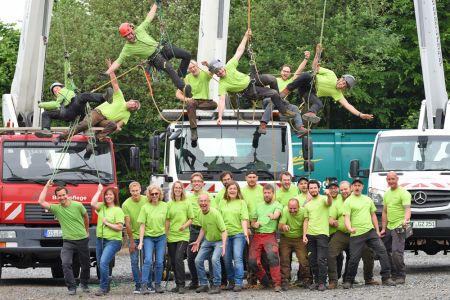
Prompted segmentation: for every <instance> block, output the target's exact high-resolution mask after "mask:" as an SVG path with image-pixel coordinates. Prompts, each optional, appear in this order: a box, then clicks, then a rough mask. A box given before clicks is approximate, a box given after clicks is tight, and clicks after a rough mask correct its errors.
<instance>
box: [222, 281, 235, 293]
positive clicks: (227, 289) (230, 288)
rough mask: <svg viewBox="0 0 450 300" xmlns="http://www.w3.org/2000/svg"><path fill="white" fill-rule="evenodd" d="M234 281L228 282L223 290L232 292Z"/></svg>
mask: <svg viewBox="0 0 450 300" xmlns="http://www.w3.org/2000/svg"><path fill="white" fill-rule="evenodd" d="M234 286H235V284H234V281H230V282H229V283H228V284H227V285H226V286H225V288H224V290H225V291H232V290H233V289H234Z"/></svg>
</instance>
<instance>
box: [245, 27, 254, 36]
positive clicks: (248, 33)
mask: <svg viewBox="0 0 450 300" xmlns="http://www.w3.org/2000/svg"><path fill="white" fill-rule="evenodd" d="M245 35H246V36H247V37H251V36H252V30H251V29H250V28H249V29H247V31H246V32H245Z"/></svg>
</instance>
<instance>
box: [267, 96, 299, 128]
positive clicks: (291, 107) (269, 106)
mask: <svg viewBox="0 0 450 300" xmlns="http://www.w3.org/2000/svg"><path fill="white" fill-rule="evenodd" d="M263 108H264V113H263V115H262V118H261V122H265V123H266V124H268V123H269V122H270V120H271V119H272V110H273V109H275V106H274V105H273V104H272V101H270V98H264V99H263ZM286 108H287V109H288V110H290V111H293V112H294V113H295V117H294V119H293V121H294V125H295V129H299V128H300V127H302V126H303V121H302V116H301V114H300V110H299V109H298V107H297V106H296V105H294V104H288V105H286Z"/></svg>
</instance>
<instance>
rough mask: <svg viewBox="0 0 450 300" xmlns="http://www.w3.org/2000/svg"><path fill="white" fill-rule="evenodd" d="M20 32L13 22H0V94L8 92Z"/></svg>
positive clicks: (12, 75)
mask: <svg viewBox="0 0 450 300" xmlns="http://www.w3.org/2000/svg"><path fill="white" fill-rule="evenodd" d="M19 39H20V32H19V31H18V30H17V29H15V28H14V24H5V23H2V22H0V94H1V95H3V94H9V93H10V90H11V83H12V80H13V77H14V70H15V68H16V61H17V52H18V49H19Z"/></svg>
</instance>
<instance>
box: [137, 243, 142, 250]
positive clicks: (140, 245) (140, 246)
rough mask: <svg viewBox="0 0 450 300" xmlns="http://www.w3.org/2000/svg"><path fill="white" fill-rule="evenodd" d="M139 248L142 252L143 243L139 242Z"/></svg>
mask: <svg viewBox="0 0 450 300" xmlns="http://www.w3.org/2000/svg"><path fill="white" fill-rule="evenodd" d="M137 248H138V250H139V251H140V250H142V243H141V242H139V244H138V246H137Z"/></svg>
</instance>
